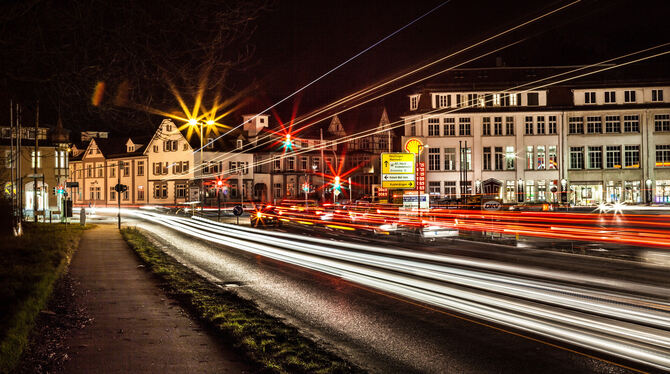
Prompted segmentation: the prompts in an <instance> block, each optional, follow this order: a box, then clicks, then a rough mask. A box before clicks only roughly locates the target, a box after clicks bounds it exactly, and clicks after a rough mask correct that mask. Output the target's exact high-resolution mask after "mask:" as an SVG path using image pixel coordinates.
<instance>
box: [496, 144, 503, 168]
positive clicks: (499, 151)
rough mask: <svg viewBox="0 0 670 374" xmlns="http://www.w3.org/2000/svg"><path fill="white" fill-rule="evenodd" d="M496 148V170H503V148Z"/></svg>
mask: <svg viewBox="0 0 670 374" xmlns="http://www.w3.org/2000/svg"><path fill="white" fill-rule="evenodd" d="M494 150H495V155H494V157H495V158H494V161H495V168H496V170H503V148H502V147H495V148H494Z"/></svg>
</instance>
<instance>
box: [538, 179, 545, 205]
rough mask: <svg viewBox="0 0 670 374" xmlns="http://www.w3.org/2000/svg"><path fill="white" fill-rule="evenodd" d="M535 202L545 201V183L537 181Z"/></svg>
mask: <svg viewBox="0 0 670 374" xmlns="http://www.w3.org/2000/svg"><path fill="white" fill-rule="evenodd" d="M537 201H547V182H546V181H544V180H539V181H537Z"/></svg>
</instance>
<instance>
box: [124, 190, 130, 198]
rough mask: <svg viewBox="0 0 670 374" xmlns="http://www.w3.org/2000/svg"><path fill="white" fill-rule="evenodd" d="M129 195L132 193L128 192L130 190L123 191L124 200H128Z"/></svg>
mask: <svg viewBox="0 0 670 374" xmlns="http://www.w3.org/2000/svg"><path fill="white" fill-rule="evenodd" d="M129 197H130V194H129V193H128V190H126V191H124V192H123V200H128V198H129Z"/></svg>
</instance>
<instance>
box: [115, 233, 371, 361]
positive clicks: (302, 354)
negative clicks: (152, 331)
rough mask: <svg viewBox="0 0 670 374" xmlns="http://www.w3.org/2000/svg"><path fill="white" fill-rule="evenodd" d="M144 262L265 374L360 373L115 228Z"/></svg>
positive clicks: (142, 238)
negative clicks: (265, 373)
mask: <svg viewBox="0 0 670 374" xmlns="http://www.w3.org/2000/svg"><path fill="white" fill-rule="evenodd" d="M121 233H122V234H123V237H124V239H125V240H126V241H127V242H128V244H129V245H130V246H131V248H132V249H133V250H134V251H135V252H136V253H137V254H138V255H139V256H140V258H141V259H142V261H144V262H145V263H146V264H147V267H148V268H149V269H150V270H151V271H152V272H153V273H154V274H155V275H156V276H158V278H159V279H160V280H161V281H163V282H164V287H165V288H166V290H167V292H168V294H169V295H170V296H172V297H174V298H175V299H177V300H179V301H180V302H181V303H182V304H183V305H184V307H186V309H187V310H189V311H190V312H191V313H192V314H194V315H195V317H197V318H199V319H200V320H202V321H204V322H205V324H206V325H207V326H208V327H209V328H211V329H212V330H213V331H214V332H215V333H216V334H217V335H219V336H222V337H225V338H227V339H229V340H231V341H232V342H233V343H234V346H235V348H236V349H238V350H239V351H241V352H242V353H243V354H244V355H245V356H246V357H247V358H248V359H249V360H250V361H251V363H252V364H254V365H256V366H257V367H258V368H259V370H260V371H261V372H267V373H364V372H365V371H364V370H362V369H361V368H359V367H357V366H355V365H353V364H352V363H350V362H347V361H345V360H343V359H342V358H339V357H337V356H336V355H334V354H333V353H330V352H328V351H326V350H325V349H323V348H321V347H319V346H318V345H317V344H316V343H315V342H314V341H312V340H311V339H309V338H307V337H305V336H303V335H301V334H300V332H299V331H298V329H296V328H295V327H292V326H289V325H287V324H285V323H284V322H282V321H281V320H280V319H278V318H275V317H272V316H270V315H268V314H266V313H265V312H263V311H262V310H260V309H259V307H258V306H257V305H256V303H254V302H253V301H250V300H246V299H244V298H242V297H240V296H238V295H237V294H236V293H234V292H230V291H226V290H224V289H222V288H220V287H218V286H217V285H215V284H212V283H211V282H209V281H208V280H206V279H205V278H203V277H201V276H200V275H198V274H197V273H195V272H194V271H192V270H190V269H188V268H187V267H186V266H184V265H182V264H180V263H179V262H178V261H176V260H175V259H174V258H172V257H170V256H169V255H167V254H166V253H165V252H163V251H161V250H160V249H158V248H156V246H154V245H153V244H152V243H151V242H150V241H149V240H148V239H147V238H146V237H145V236H144V235H143V234H142V233H141V232H140V231H138V230H136V229H130V228H127V229H123V230H121Z"/></svg>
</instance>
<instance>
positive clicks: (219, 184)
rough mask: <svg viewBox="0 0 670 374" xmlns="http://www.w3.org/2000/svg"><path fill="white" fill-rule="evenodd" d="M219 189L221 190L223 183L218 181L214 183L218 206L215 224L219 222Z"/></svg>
mask: <svg viewBox="0 0 670 374" xmlns="http://www.w3.org/2000/svg"><path fill="white" fill-rule="evenodd" d="M221 188H223V181H222V180H220V179H219V180H218V181H216V204H217V206H218V211H217V219H216V221H217V222H221Z"/></svg>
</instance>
